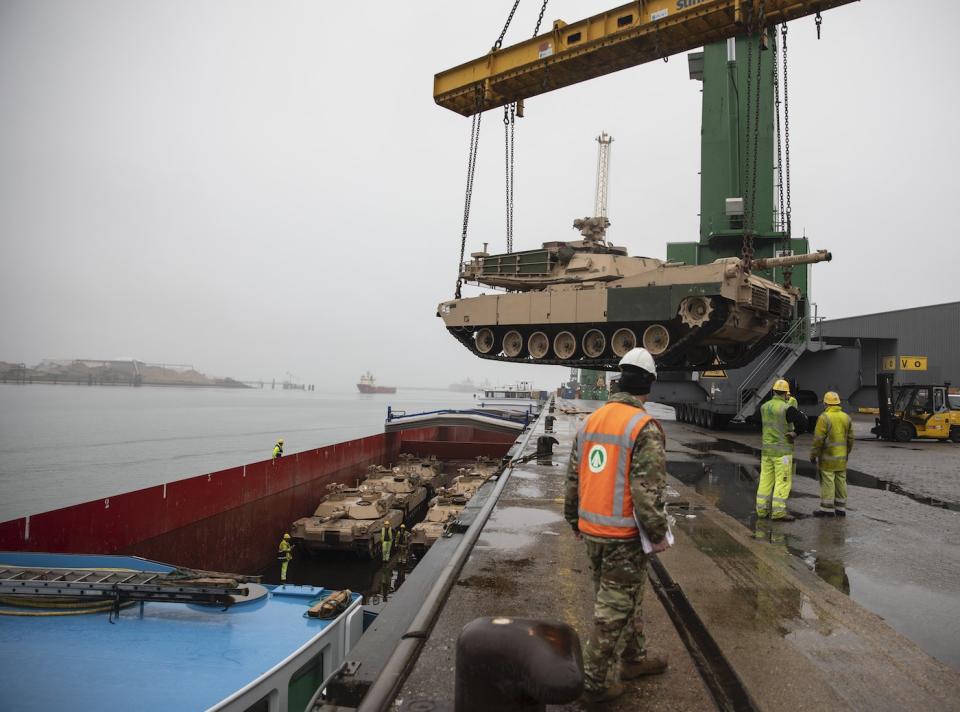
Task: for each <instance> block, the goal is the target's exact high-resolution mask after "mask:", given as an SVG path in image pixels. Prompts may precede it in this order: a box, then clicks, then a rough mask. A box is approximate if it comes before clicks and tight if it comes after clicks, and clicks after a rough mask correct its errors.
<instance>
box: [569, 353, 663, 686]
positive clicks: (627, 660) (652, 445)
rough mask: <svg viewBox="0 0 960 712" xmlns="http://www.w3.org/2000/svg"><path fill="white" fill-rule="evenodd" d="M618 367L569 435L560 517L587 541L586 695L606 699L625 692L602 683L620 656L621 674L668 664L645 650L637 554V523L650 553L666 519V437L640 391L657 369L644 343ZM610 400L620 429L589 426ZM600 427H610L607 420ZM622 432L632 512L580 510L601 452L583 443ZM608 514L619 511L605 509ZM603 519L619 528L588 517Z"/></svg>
mask: <svg viewBox="0 0 960 712" xmlns="http://www.w3.org/2000/svg"><path fill="white" fill-rule="evenodd" d="M635 352H642V353H635ZM634 364H639V365H634ZM645 366H646V367H647V368H644V367H645ZM620 368H621V371H622V373H623V375H622V377H621V379H620V392H618V393H616V394H614V395H613V396H611V398H610V400H609V402H608V405H606V406H603V408H601V409H600V410H598V411H597V412H596V413H594V414H593V415H592V416H590V418H589V419H588V420H587V421H586V422H585V423H584V426H583V427H582V428H581V430H580V432H579V433H578V434H577V436H576V438H575V439H574V442H573V448H572V451H571V454H570V463H569V465H568V467H567V479H566V497H565V504H564V516H565V518H566V520H567V521H568V522H569V523H570V526H571V527H572V528H573V530H574V533H575V534H576V536H577V537H578V538H581V537H582V538H583V539H584V540H585V542H586V546H587V555H588V557H589V558H590V568H591V570H592V572H593V584H594V592H595V600H594V629H593V632H592V634H591V636H590V639H589V642H588V644H587V647H586V650H585V652H584V656H583V666H584V677H585V680H584V699H585V700H586V701H587V702H604V701H607V700H612V699H614V698H616V697H618V696H619V695H621V694H622V693H623V686H622V685H621V684H620V682H619V681H615V682H613V683H612V684H608V683H607V679H608V673H613V675H612V677H614V678H615V677H616V675H615V673H616V662H617V660H618V659H619V661H620V663H621V665H620V679H621V680H629V679H633V678H636V677H639V676H641V675H649V674H656V673H661V672H663V671H664V670H666V668H667V662H666V660H664V659H661V658H656V657H652V656H648V655H647V650H646V640H645V638H644V635H643V617H642V612H641V604H642V601H643V586H644V581H645V579H646V578H647V573H646V564H647V556H646V555H645V554H644V553H643V547H642V544H641V542H640V539H639V531H638V530H637V528H636V523H639V524H640V525H641V526H642V527H643V529H644V531H645V532H646V534H647V537H648V538H649V539H650V542H651V544H653V547H654V551H655V552H657V551H664V550H665V549H666V548H667V543H666V540H665V535H666V531H667V519H666V514H665V512H664V510H663V506H662V504H661V501H660V499H661V494H662V491H663V488H664V487H665V485H666V453H665V449H664V436H663V432H662V431H661V429H660V427H659V424H658V423H657V422H656V421H654V420H653V419H652V418H648V417H647V416H646V412H645V411H644V409H643V404H644V402H645V401H646V395H647V394H648V393H649V392H650V387H651V385H652V383H653V380H654V379H655V378H656V368H655V366H654V362H653V358H652V357H651V356H650V354H649V353H648V352H647V351H646V350H645V349H634V350H633V351H631V352H630V353H628V354H627V355H626V356H625V357H624V358H623V360H622V361H621V362H620ZM610 404H623V405H627V406H630V408H626V409H625V408H622V406H620V407H619V411H620V412H621V414H622V417H623V418H629V419H630V420H629V424H628V426H627V428H626V430H625V431H624V435H617V436H614V435H602V434H600V435H598V434H596V433H594V432H590V431H591V429H592V428H596V427H598V424H600V423H604V422H606V423H609V422H610V421H609V420H604V419H603V417H602V414H603V412H604V409H608V408H611V405H610ZM617 409H618V406H616V405H614V406H613V410H617ZM638 418H639V420H638ZM635 423H638V425H635ZM606 427H607V428H608V429H614V430H615V429H616V428H611V426H610V425H607V426H606ZM631 427H632V428H634V430H631V429H630V428H631ZM636 427H639V428H640V429H639V432H636V430H635V428H636ZM624 437H626V438H627V439H628V440H630V441H631V442H630V443H629V447H628V448H626V452H625V453H624V454H623V455H621V456H620V457H621V459H622V458H623V457H625V456H626V454H629V459H628V460H626V462H627V463H628V465H627V467H626V472H627V479H628V481H629V488H628V489H629V498H623V499H624V502H626V503H629V502H630V500H632V510H633V511H632V512H631V513H630V514H631V515H632V516H630V517H628V518H627V517H619V518H617V517H605V518H604V517H602V516H601V517H597V516H595V515H592V514H591V513H590V512H589V511H585V504H586V503H585V499H584V498H585V497H586V496H591V497H596V495H594V494H587V495H584V494H583V493H584V488H583V487H582V478H583V477H587V478H589V477H593V476H594V475H592V474H591V473H598V472H599V471H598V469H597V468H598V467H599V466H600V464H601V463H600V462H599V461H598V460H596V459H594V458H595V457H600V458H601V459H602V456H601V455H598V454H597V452H596V450H597V445H592V447H589V450H588V452H584V451H583V450H584V448H585V446H587V445H590V444H591V443H594V442H601V443H602V442H610V443H613V442H614V439H617V440H619V439H623V438H624ZM624 442H625V444H627V443H626V441H624ZM601 449H602V448H601ZM585 458H586V460H585ZM612 459H613V456H611V460H612ZM599 476H603V473H602V472H600V474H599ZM621 496H622V495H621ZM614 498H616V495H614ZM621 506H622V505H621ZM611 514H621V513H619V512H612V511H611ZM601 519H602V520H604V521H610V522H618V523H619V527H620V528H619V529H618V528H617V526H614V527H604V526H597V525H596V524H595V523H594V522H597V521H600V520H601ZM624 520H625V521H624ZM581 530H583V531H581ZM604 534H606V536H604ZM611 668H613V669H612V670H611Z"/></svg>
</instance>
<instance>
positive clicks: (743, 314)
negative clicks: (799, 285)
mask: <svg viewBox="0 0 960 712" xmlns="http://www.w3.org/2000/svg"><path fill="white" fill-rule="evenodd" d="M789 259H790V260H791V262H790V264H791V266H792V265H793V264H812V263H815V262H820V261H828V260H829V259H830V254H829V253H828V252H826V251H821V252H818V253H813V254H807V255H797V256H794V257H791V258H789ZM769 261H771V260H768V262H769ZM462 278H463V279H464V280H466V281H468V282H471V281H472V282H476V283H477V284H479V285H488V286H492V287H495V288H498V289H505V290H507V291H505V292H495V293H493V294H482V295H480V296H476V297H467V298H457V299H453V300H450V301H446V302H442V303H441V304H440V305H439V307H438V310H437V315H438V316H439V317H441V318H442V319H443V321H444V324H445V326H446V327H447V329H448V330H449V332H450V333H451V334H452V335H453V336H454V337H455V338H457V340H459V341H460V342H461V343H463V344H464V346H466V347H467V348H468V349H470V351H471V352H473V353H474V354H475V355H477V356H479V357H481V358H486V359H496V360H502V361H512V362H518V363H540V364H550V365H562V366H569V367H573V368H587V369H596V370H616V365H617V363H618V362H619V360H620V358H622V356H623V355H624V354H625V353H626V352H627V351H629V350H630V349H631V348H633V347H635V346H643V347H645V348H646V349H647V350H648V351H650V353H651V354H653V356H654V358H655V359H656V361H657V367H658V369H661V370H664V371H687V372H689V371H699V370H704V369H706V368H710V367H718V368H736V367H738V366H741V365H745V364H747V363H749V362H750V360H751V359H752V358H753V357H754V356H755V355H756V354H757V353H759V351H760V350H762V349H763V348H765V347H766V346H767V345H768V344H769V343H770V341H772V340H773V338H774V337H776V336H777V335H778V334H779V333H782V332H783V331H784V330H785V329H786V328H787V326H788V325H789V324H790V323H791V322H792V321H793V320H794V319H795V318H797V317H798V316H799V315H800V313H801V311H802V309H801V308H799V300H800V292H799V290H797V289H796V288H793V287H789V286H784V285H780V284H777V283H775V282H772V281H770V280H768V279H765V278H763V277H760V276H758V275H757V274H755V273H754V272H752V271H751V270H750V269H748V267H747V266H746V265H745V263H744V262H742V261H741V260H740V259H737V258H723V259H719V260H717V261H715V262H712V263H709V264H704V265H686V264H680V263H665V262H661V261H660V260H654V259H650V258H645V257H628V256H627V255H626V251H625V250H624V249H623V248H617V247H615V246H611V245H609V244H608V243H599V242H597V241H591V240H587V241H582V242H577V243H545V244H544V247H543V249H541V250H534V251H529V252H525V253H511V254H506V255H492V256H491V255H487V254H485V253H475V254H474V255H473V261H472V262H470V263H468V264H466V265H464V269H463V272H462Z"/></svg>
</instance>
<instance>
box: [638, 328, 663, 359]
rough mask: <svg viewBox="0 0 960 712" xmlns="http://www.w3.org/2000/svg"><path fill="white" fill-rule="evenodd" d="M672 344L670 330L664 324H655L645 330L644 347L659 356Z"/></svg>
mask: <svg viewBox="0 0 960 712" xmlns="http://www.w3.org/2000/svg"><path fill="white" fill-rule="evenodd" d="M669 346H670V332H669V331H667V327H665V326H663V325H662V324H653V325H651V326H648V327H647V330H646V331H644V332H643V348H645V349H646V350H647V351H649V352H650V353H651V354H653V355H654V356H658V355H660V354H662V353H663V352H664V351H666V350H667V347H669Z"/></svg>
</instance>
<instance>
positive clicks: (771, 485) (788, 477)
mask: <svg viewBox="0 0 960 712" xmlns="http://www.w3.org/2000/svg"><path fill="white" fill-rule="evenodd" d="M792 485H793V455H776V456H774V455H766V454H765V455H761V456H760V486H759V487H758V488H757V516H758V517H761V518H763V517H766V516H769V517H770V518H771V519H781V518H782V517H785V516H786V514H787V499H789V497H790V488H791V486H792Z"/></svg>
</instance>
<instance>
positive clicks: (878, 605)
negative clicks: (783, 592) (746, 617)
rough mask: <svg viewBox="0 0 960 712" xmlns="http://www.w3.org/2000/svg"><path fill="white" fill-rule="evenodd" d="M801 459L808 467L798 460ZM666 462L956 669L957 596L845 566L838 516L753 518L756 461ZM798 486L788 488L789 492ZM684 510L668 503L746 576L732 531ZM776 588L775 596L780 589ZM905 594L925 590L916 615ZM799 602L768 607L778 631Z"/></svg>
mask: <svg viewBox="0 0 960 712" xmlns="http://www.w3.org/2000/svg"><path fill="white" fill-rule="evenodd" d="M799 464H800V465H801V469H800V472H799V473H798V474H806V476H809V477H812V476H813V467H812V466H811V465H810V464H809V463H799ZM804 464H806V466H807V467H806V468H803V467H802V465H804ZM805 469H806V470H809V471H810V472H809V474H807V473H805V472H804V470H805ZM667 470H668V471H669V472H670V474H671V475H673V476H674V477H676V478H677V479H678V480H680V481H681V482H683V483H684V484H686V485H688V486H690V487H692V488H694V489H695V490H696V491H697V492H698V493H699V494H700V495H702V496H703V497H704V498H706V499H707V500H709V501H710V503H711V504H713V506H715V507H716V508H717V509H719V510H720V511H722V512H725V513H726V514H728V515H730V516H732V517H734V518H735V519H737V520H738V521H740V522H741V523H742V524H743V525H744V526H746V527H747V528H748V529H749V530H750V531H751V532H752V534H753V537H754V538H755V539H756V540H758V541H764V542H766V543H768V544H770V545H771V546H775V547H780V548H782V549H783V550H785V551H786V552H788V553H789V554H791V555H792V556H793V557H795V558H796V559H798V560H799V561H801V562H803V564H804V565H805V566H806V567H807V568H808V569H809V570H810V571H812V572H813V573H814V574H816V575H817V576H818V577H819V578H820V579H821V580H823V581H826V582H827V583H828V584H830V585H831V586H833V587H834V588H835V589H837V590H838V591H840V592H842V593H844V594H845V595H847V596H850V598H851V599H853V600H854V601H856V602H857V603H859V604H860V605H862V606H864V607H865V608H867V609H869V610H871V611H873V612H874V613H876V614H877V615H880V616H883V617H884V618H885V619H887V620H888V622H889V623H890V624H891V625H892V626H893V627H894V628H896V629H897V630H898V631H899V632H900V633H902V634H903V635H905V636H906V637H908V638H910V639H911V640H913V641H914V642H915V643H916V644H917V645H919V646H920V647H921V648H922V649H924V650H925V651H926V652H928V653H929V654H931V655H933V656H935V657H937V658H938V659H940V660H941V661H943V662H944V663H946V664H948V665H951V666H953V667H954V668H955V669H960V649H958V648H957V646H956V645H955V643H954V641H955V640H956V638H957V635H958V633H960V622H958V619H957V617H956V615H955V610H956V605H955V603H953V602H951V599H950V598H949V597H944V594H943V592H942V591H938V590H936V589H928V588H925V587H923V586H919V585H914V586H913V589H914V590H913V593H910V594H909V595H908V594H905V593H904V592H903V590H902V589H903V587H902V586H897V585H890V584H888V583H887V582H885V581H884V580H883V578H882V576H881V577H877V576H875V575H874V576H868V575H866V573H865V572H862V571H858V570H857V569H856V568H852V567H850V566H849V564H848V562H846V561H844V552H845V550H846V547H847V544H848V541H849V540H848V539H847V536H848V534H847V528H846V527H845V526H843V524H842V523H841V522H836V523H834V522H825V523H824V524H825V526H820V527H818V528H817V530H816V532H815V534H813V535H811V534H810V532H809V530H807V531H805V532H803V536H800V535H798V534H794V533H792V532H791V531H790V526H789V525H782V524H778V523H772V522H770V521H769V520H765V519H763V520H759V521H757V520H756V518H755V516H754V504H755V502H756V487H757V477H758V473H757V468H756V467H752V466H745V465H740V464H736V463H731V462H726V461H723V460H720V459H717V460H716V461H715V462H704V461H697V462H670V463H668V465H667ZM860 474H862V473H860ZM867 477H869V476H867ZM872 479H874V480H876V478H872ZM800 494H801V493H796V492H794V493H792V494H791V498H792V499H793V498H796V497H797V496H799V495H800ZM813 496H814V497H815V498H816V496H815V495H813ZM687 511H688V510H687V509H686V508H685V507H682V506H678V507H674V506H671V507H670V512H671V514H673V515H674V516H675V517H676V519H677V527H678V528H679V529H681V530H682V531H683V532H685V533H686V534H687V535H688V536H689V537H690V538H691V540H692V541H693V542H694V543H695V544H696V546H697V547H698V548H699V549H700V550H702V551H704V552H707V553H709V554H710V555H711V556H712V557H713V559H714V561H715V562H716V563H717V565H718V566H720V567H721V568H723V569H724V570H726V571H727V574H728V575H729V576H731V578H733V579H735V580H737V581H740V582H741V583H743V584H746V583H748V581H749V579H750V578H751V577H752V575H753V574H752V573H750V572H749V571H744V570H743V569H742V566H743V565H744V564H745V563H748V562H749V557H743V556H740V555H739V553H740V552H739V551H738V547H739V548H740V549H742V547H740V545H739V544H737V543H736V541H735V540H733V539H732V537H729V536H728V535H725V534H724V533H722V532H721V533H720V534H716V533H715V531H717V530H716V529H715V528H713V527H702V526H700V524H699V522H698V519H699V516H697V512H696V509H693V510H690V513H691V514H693V515H694V516H693V517H692V518H688V517H687V516H686V514H687ZM834 524H836V525H837V526H834ZM727 539H729V541H727ZM742 593H744V595H746V596H747V597H748V598H755V597H756V596H757V593H756V592H755V591H753V590H752V589H751V587H750V586H749V585H745V586H744V588H743V590H742ZM769 595H773V594H771V593H770V592H765V593H764V594H763V596H762V597H763V598H764V600H765V597H767V596H769ZM775 595H776V596H777V597H779V595H780V594H779V593H776V594H775ZM791 596H792V594H791ZM911 597H913V598H917V597H924V598H925V600H927V604H926V608H924V609H923V611H922V615H920V613H919V612H917V614H916V615H914V613H913V612H914V610H915V605H914V602H913V601H912V599H911ZM801 603H802V602H801V601H800V599H799V598H797V599H796V600H794V598H792V597H791V598H790V600H781V601H779V602H778V603H777V605H776V606H772V607H770V611H771V612H770V616H773V614H774V613H776V614H777V616H774V617H775V618H776V623H777V626H778V628H779V629H781V632H783V633H784V634H788V633H789V632H790V630H791V624H790V619H791V618H798V617H800V618H802V617H804V616H803V610H802V607H801V606H800V604H801ZM760 613H761V612H760V611H759V610H758V612H757V615H758V616H760ZM770 616H768V617H770ZM771 620H773V618H771ZM930 620H939V621H941V624H940V625H935V626H931V625H930Z"/></svg>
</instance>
